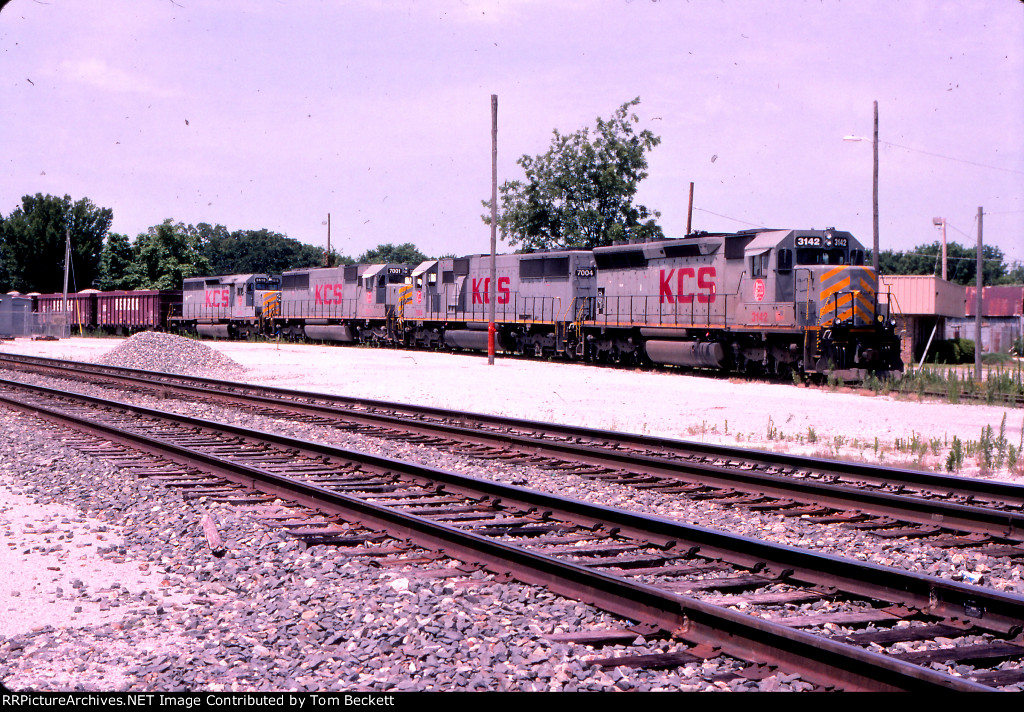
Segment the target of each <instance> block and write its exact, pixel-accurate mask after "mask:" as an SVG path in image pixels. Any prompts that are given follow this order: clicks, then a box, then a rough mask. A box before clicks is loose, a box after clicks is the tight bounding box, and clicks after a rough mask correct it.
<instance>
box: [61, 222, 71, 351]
mask: <svg viewBox="0 0 1024 712" xmlns="http://www.w3.org/2000/svg"><path fill="white" fill-rule="evenodd" d="M64 235H65V242H64V305H63V306H64V325H63V326H61V333H60V336H61V338H62V339H64V338H67V337H69V336H71V320H70V319H69V318H68V273H69V272H70V271H71V228H70V227H68V228H65V232H64Z"/></svg>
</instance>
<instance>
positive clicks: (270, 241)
mask: <svg viewBox="0 0 1024 712" xmlns="http://www.w3.org/2000/svg"><path fill="white" fill-rule="evenodd" d="M196 230H197V231H198V232H199V233H200V236H201V237H202V244H203V254H204V255H205V256H206V258H207V259H208V260H209V262H210V269H211V270H212V273H213V274H258V273H266V274H280V273H281V272H284V271H285V270H289V269H298V268H300V267H322V266H323V265H324V250H323V248H321V247H314V246H313V245H306V244H303V243H301V242H299V241H298V240H295V239H292V238H290V237H286V236H285V235H282V234H280V233H276V232H272V231H270V230H266V229H262V230H235V231H234V232H232V233H228V231H227V228H225V227H224V226H223V225H218V226H217V227H216V228H211V227H210V226H209V225H206V224H205V223H202V224H200V225H197V226H196ZM334 259H335V263H337V262H338V261H339V260H342V259H344V258H340V257H337V256H336V257H335V258H334Z"/></svg>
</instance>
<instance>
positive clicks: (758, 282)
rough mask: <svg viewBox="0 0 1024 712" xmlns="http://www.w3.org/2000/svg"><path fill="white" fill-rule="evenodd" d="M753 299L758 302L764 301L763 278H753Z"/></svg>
mask: <svg viewBox="0 0 1024 712" xmlns="http://www.w3.org/2000/svg"><path fill="white" fill-rule="evenodd" d="M754 299H756V300H757V301H759V302H763V301H764V280H763V279H755V280H754Z"/></svg>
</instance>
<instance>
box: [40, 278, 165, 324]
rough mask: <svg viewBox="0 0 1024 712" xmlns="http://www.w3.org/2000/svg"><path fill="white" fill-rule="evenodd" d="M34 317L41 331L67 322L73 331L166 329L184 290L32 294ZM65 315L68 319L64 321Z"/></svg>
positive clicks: (86, 291) (89, 290)
mask: <svg viewBox="0 0 1024 712" xmlns="http://www.w3.org/2000/svg"><path fill="white" fill-rule="evenodd" d="M31 297H32V303H33V312H34V320H35V322H36V324H37V325H38V327H39V329H40V330H42V331H52V330H53V328H54V327H58V326H62V325H63V324H65V323H67V324H69V325H70V327H71V330H72V333H74V332H76V331H77V332H78V333H85V332H103V333H107V334H131V333H134V332H136V331H143V330H147V329H152V330H162V329H164V328H166V326H167V322H168V319H169V318H170V317H171V315H172V314H175V313H177V312H180V311H181V292H180V291H179V290H176V289H145V290H136V291H114V292H100V291H97V290H95V289H84V290H82V291H81V292H72V293H70V294H68V295H67V310H66V312H65V302H64V295H63V294H33V295H31ZM65 314H66V315H67V319H66V321H65Z"/></svg>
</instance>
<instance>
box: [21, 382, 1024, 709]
mask: <svg viewBox="0 0 1024 712" xmlns="http://www.w3.org/2000/svg"><path fill="white" fill-rule="evenodd" d="M30 390H36V391H46V390H49V389H38V388H33V389H30ZM52 395H54V396H60V397H66V396H65V394H62V393H60V392H58V391H52ZM2 400H3V401H4V402H7V403H8V404H10V405H12V406H14V407H17V408H21V409H23V410H28V411H30V412H31V411H33V410H35V409H37V408H38V407H34V406H27V405H24V404H21V403H20V402H18V401H16V400H13V399H10V398H9V397H7V396H4V397H3V398H2ZM85 400H88V401H92V402H95V401H100V400H102V399H94V398H91V397H90V398H86V399H85ZM108 405H109V407H116V408H119V409H124V410H127V411H129V412H133V413H136V414H139V415H145V416H146V417H154V418H162V419H165V420H170V421H174V422H181V423H183V424H186V425H188V426H190V427H202V428H208V429H213V430H216V431H224V432H228V433H231V434H233V435H235V436H237V437H245V438H249V439H257V440H260V441H267V442H272V443H274V444H276V445H278V446H279V447H286V448H288V449H294V450H301V451H306V452H313V453H319V454H320V455H321V456H329V457H332V458H337V459H348V460H352V459H358V460H359V461H360V462H363V463H366V464H368V465H370V466H371V467H379V468H383V469H387V470H389V471H392V472H396V473H400V474H404V475H406V476H411V477H415V478H418V479H426V480H427V481H429V482H432V483H434V484H435V486H438V487H440V488H443V489H444V490H446V491H447V490H448V488H452V489H454V490H466V491H474V492H475V494H476V496H484V497H490V498H492V500H495V501H496V500H497V499H501V500H502V501H514V502H517V503H518V504H519V506H526V507H534V508H547V507H549V509H548V510H547V511H550V512H551V513H552V514H554V513H556V512H557V513H558V516H564V517H565V518H566V519H568V520H569V521H574V522H577V523H578V522H580V520H581V518H582V520H583V521H584V522H585V523H587V524H589V525H590V526H591V527H592V528H595V527H598V526H602V527H605V528H606V529H620V532H621V531H622V530H623V529H624V530H626V533H634V532H635V533H636V534H638V535H640V536H641V537H642V538H644V539H646V540H648V541H651V540H653V541H655V542H659V543H661V545H663V546H664V547H666V548H667V547H679V546H683V547H689V548H690V549H691V551H692V550H693V549H692V547H693V546H698V547H699V549H700V551H701V556H702V557H708V558H725V559H731V560H733V561H738V562H739V563H741V564H744V563H745V564H746V565H748V566H752V567H762V568H763V567H765V566H766V565H767V566H769V567H778V568H777V569H776V570H777V571H780V572H781V577H782V578H784V579H785V580H786V581H787V582H797V583H805V584H806V583H809V584H811V585H815V584H817V585H821V584H822V583H823V582H835V583H838V582H839V581H840V580H842V581H843V582H844V586H843V588H844V590H847V591H850V592H857V593H858V594H859V595H863V596H868V597H870V598H875V599H877V600H882V601H890V602H902V603H904V604H908V603H909V605H912V606H913V607H915V608H919V609H920V610H922V611H927V612H928V613H930V614H932V615H937V616H940V617H941V616H945V617H952V618H961V620H962V623H963V625H965V626H968V627H970V626H971V625H974V626H977V627H980V628H982V629H989V630H997V631H1002V632H1003V633H1008V634H1011V635H1012V634H1017V633H1019V630H1020V625H1021V621H1022V620H1024V598H1022V597H1017V596H1010V595H1008V594H1000V593H997V592H994V591H986V590H982V589H976V588H972V587H968V586H965V585H962V584H956V583H952V582H947V581H942V580H941V579H934V578H931V577H926V576H921V575H917V574H908V573H905V572H899V571H895V570H892V569H885V568H883V567H879V566H875V565H871V564H856V563H854V562H850V561H847V560H845V559H840V558H838V557H832V556H828V555H821V554H814V553H812V552H806V551H802V550H799V549H793V548H791V547H784V546H780V545H774V544H768V543H765V542H761V541H757V540H751V539H747V538H744V537H734V536H730V535H728V534H725V533H722V532H716V531H714V530H709V529H703V528H698V527H690V526H686V525H682V524H680V523H678V522H673V521H670V520H665V519H661V518H657V517H645V516H643V515H638V514H634V513H630V512H623V511H620V510H614V509H611V508H608V507H603V506H600V505H592V504H588V503H585V502H579V501H575V500H569V499H565V498H560V497H556V496H553V495H548V494H545V493H539V492H533V491H530V490H525V489H523V488H518V487H513V486H510V485H501V484H499V483H493V482H487V481H483V482H480V481H474V480H472V479H471V478H467V477H464V476H461V475H457V474H455V473H449V472H445V471H443V470H438V469H436V468H429V467H424V466H416V465H410V464H408V463H403V462H400V461H396V460H392V459H390V458H384V457H380V456H374V455H368V454H365V453H353V452H352V451H347V450H342V449H340V448H335V447H332V446H327V445H323V444H320V443H311V442H309V441H302V440H296V439H293V438H286V437H283V436H279V435H273V434H267V433H254V432H252V431H250V430H248V429H246V428H241V427H237V426H225V425H224V424H220V423H211V422H209V421H204V420H201V419H197V418H189V417H183V416H177V415H173V414H167V413H163V412H161V411H156V410H152V409H148V408H141V407H139V406H131V405H128V404H118V403H113V402H111V403H108ZM40 410H41V413H42V414H43V415H44V417H47V418H50V419H53V420H60V421H65V422H71V423H74V425H75V427H77V428H80V429H87V430H89V431H91V432H100V433H102V434H103V435H104V437H108V438H110V439H116V440H117V441H119V442H124V443H131V444H132V446H133V447H139V448H141V449H143V450H145V451H148V452H154V453H158V454H161V455H162V456H164V457H169V459H172V460H175V461H178V462H181V463H183V464H187V465H190V466H196V465H202V466H203V467H204V468H207V469H214V470H216V471H217V473H218V474H221V475H222V476H230V479H232V480H234V481H240V482H243V483H244V484H246V485H247V486H249V487H253V488H255V489H258V490H260V491H263V492H267V493H269V494H274V495H276V496H281V497H286V498H288V499H292V500H294V501H298V502H300V503H302V504H305V505H306V506H309V507H312V508H314V509H319V510H321V511H330V512H333V511H334V510H333V509H331V508H333V507H342V509H341V510H338V514H339V516H342V512H344V516H346V517H347V518H355V520H356V521H358V522H359V523H361V524H363V525H364V526H367V527H370V528H386V529H388V530H390V531H392V532H394V527H396V526H398V527H400V528H401V529H402V530H403V532H404V535H407V536H409V537H411V538H412V539H413V540H414V541H415V542H416V543H418V544H420V545H423V546H428V547H429V548H433V549H438V550H442V551H444V552H446V553H449V554H453V551H457V552H459V553H455V554H453V555H454V556H456V558H461V559H463V560H465V561H468V562H473V563H481V564H484V565H485V566H487V567H488V568H490V569H491V570H495V571H499V572H502V573H510V574H511V575H513V576H515V577H516V578H517V579H520V580H523V581H525V582H528V583H540V584H544V585H547V586H549V587H551V588H552V590H555V591H557V592H559V593H563V594H565V595H568V596H571V597H573V598H578V599H580V600H585V601H588V602H591V603H594V604H595V605H597V606H599V607H601V608H605V609H606V610H609V611H612V612H614V613H617V614H619V615H624V616H627V617H630V618H633V619H636V620H640V621H644V622H648V623H650V624H653V625H657V626H659V627H661V628H663V629H665V630H669V631H674V632H676V633H677V634H678V635H680V637H682V638H684V639H686V640H690V641H692V642H697V643H698V644H699V643H708V642H711V643H714V644H715V645H718V646H721V649H722V650H723V651H725V652H727V653H730V654H734V655H738V656H739V657H743V658H745V659H749V658H750V657H751V651H757V657H758V658H759V659H764V660H767V661H771V662H772V663H773V664H779V665H783V666H784V667H786V668H787V669H797V670H799V671H800V672H801V674H802V675H806V676H807V678H808V679H811V680H817V681H819V682H823V683H827V681H832V682H835V681H836V680H840V681H841V684H843V685H844V686H847V687H849V688H850V689H875V690H877V689H920V688H922V687H927V688H931V689H934V688H933V687H932V686H934V685H938V686H939V687H943V688H947V689H975V690H977V689H991V688H987V687H985V686H982V685H977V684H976V683H972V682H970V681H964V680H959V679H957V678H953V677H950V676H946V675H942V674H939V673H935V672H934V671H931V670H927V669H924V668H920V667H918V666H913V665H907V664H905V663H901V662H900V661H898V660H895V659H893V658H890V657H887V656H884V655H880V654H877V653H872V652H870V651H865V650H863V649H854V648H851V647H849V646H846V645H843V644H839V643H836V642H834V641H829V640H827V639H822V638H820V637H817V636H813V635H810V634H807V633H803V632H801V631H795V630H791V629H789V628H786V627H785V626H780V625H777V624H773V623H769V622H767V621H764V620H762V619H757V618H754V617H751V616H746V615H744V614H740V613H735V612H729V611H725V610H723V609H720V608H718V607H715V606H711V605H708V604H703V603H700V602H699V601H695V600H693V599H690V598H688V597H684V596H679V595H676V594H670V593H668V592H664V591H661V590H660V589H657V588H655V587H651V586H646V585H643V584H637V583H633V582H630V581H627V580H626V579H623V578H621V577H617V576H613V575H609V574H605V573H600V572H593V571H591V570H589V569H587V568H585V567H581V566H578V565H575V564H569V563H566V562H562V561H559V560H557V559H554V558H553V557H548V556H545V555H542V554H537V553H535V552H528V551H525V550H523V549H520V548H518V547H515V546H514V545H511V544H505V543H501V542H496V541H494V540H492V539H488V538H486V537H483V536H481V535H476V534H472V533H470V532H464V531H461V530H458V529H455V528H454V527H451V526H449V525H444V524H439V523H437V522H432V521H429V520H426V519H424V518H422V517H417V516H414V515H408V514H404V513H399V512H396V511H395V510H393V509H390V508H388V507H386V506H382V505H376V504H372V503H370V502H366V501H364V500H361V499H358V498H353V497H349V496H346V495H342V494H339V493H337V492H333V491H331V490H328V489H325V488H322V487H319V486H316V485H311V484H308V483H303V482H296V481H294V480H291V479H290V478H286V477H282V476H279V475H275V474H273V473H270V472H267V471H265V470H262V469H260V468H256V467H252V466H250V465H245V464H240V463H234V462H230V461H229V460H227V459H225V458H221V457H219V456H214V455H206V454H201V453H195V452H193V451H191V450H189V449H187V448H183V447H180V446H177V445H174V444H173V443H168V442H164V441H160V440H158V439H155V438H151V437H149V436H145V435H141V434H125V433H123V432H120V431H117V429H115V428H113V427H111V426H108V425H105V424H103V423H100V422H97V421H96V420H95V419H93V418H77V417H74V416H66V415H64V414H61V413H59V412H56V411H53V410H51V409H48V408H41V409H40ZM495 503H496V502H495ZM737 547H739V548H740V549H741V551H739V552H737V551H736V549H737ZM510 558H511V559H512V560H513V561H514V563H510V561H509V560H510ZM812 562H814V563H812ZM782 567H789V568H782ZM822 570H828V573H827V574H825V576H824V579H823V576H822V574H821V573H820V572H821V571H822ZM872 582H873V583H872ZM880 586H881V587H884V591H885V592H887V594H883V590H882V588H880ZM878 594H883V595H878ZM637 601H639V603H638V602H637ZM968 613H971V614H980V616H981V617H980V618H978V619H971V618H969V617H968V616H967V615H966V614H968ZM740 629H742V630H743V631H744V632H742V633H741V632H740ZM741 639H742V640H741ZM793 656H795V657H796V658H799V659H801V660H804V661H805V662H803V663H797V662H795V661H794V659H792V658H793ZM840 659H842V660H845V661H847V662H842V663H840V662H839V660H840ZM806 666H809V667H806ZM851 666H852V667H853V669H852V670H851V669H850V667H851ZM864 666H868V667H870V668H871V671H870V672H865V669H866V668H865V667H864ZM875 666H881V670H880V671H878V670H875V669H874V668H875ZM822 668H826V669H828V672H827V675H826V676H825V677H824V678H823V677H822V671H821V670H822ZM833 668H834V669H833ZM879 682H881V684H882V687H879V686H878V685H879Z"/></svg>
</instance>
